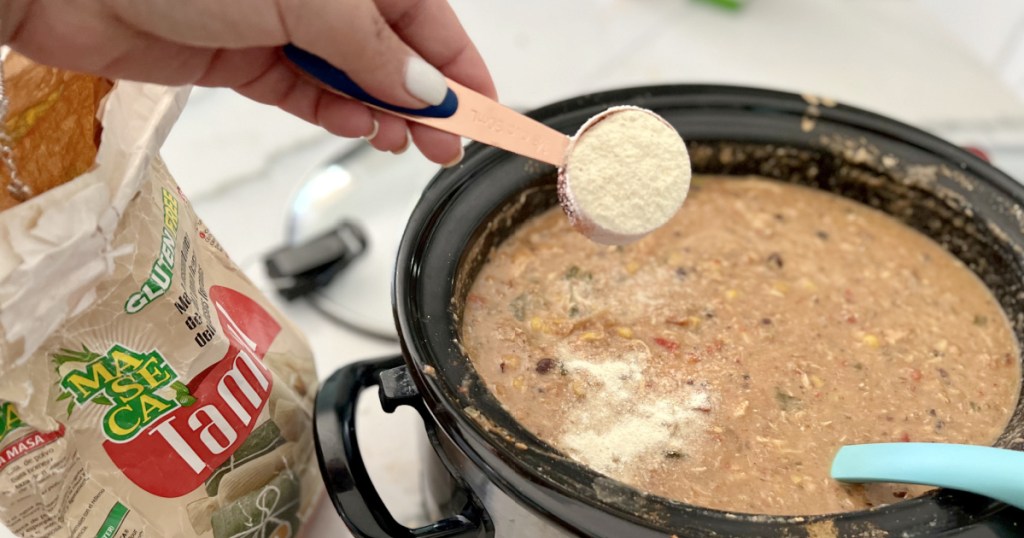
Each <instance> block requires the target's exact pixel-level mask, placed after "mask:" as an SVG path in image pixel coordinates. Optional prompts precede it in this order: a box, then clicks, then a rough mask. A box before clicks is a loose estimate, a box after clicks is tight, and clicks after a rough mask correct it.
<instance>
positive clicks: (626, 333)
mask: <svg viewBox="0 0 1024 538" xmlns="http://www.w3.org/2000/svg"><path fill="white" fill-rule="evenodd" d="M615 332H616V333H617V334H618V335H619V336H621V337H623V338H633V329H630V328H629V327H618V328H616V329H615Z"/></svg>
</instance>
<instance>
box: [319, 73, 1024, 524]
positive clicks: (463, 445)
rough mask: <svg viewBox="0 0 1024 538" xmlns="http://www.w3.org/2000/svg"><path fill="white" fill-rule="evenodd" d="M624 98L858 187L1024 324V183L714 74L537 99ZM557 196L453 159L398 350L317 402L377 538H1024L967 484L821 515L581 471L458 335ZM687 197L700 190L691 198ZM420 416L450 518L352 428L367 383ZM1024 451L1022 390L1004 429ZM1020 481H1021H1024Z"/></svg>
mask: <svg viewBox="0 0 1024 538" xmlns="http://www.w3.org/2000/svg"><path fill="white" fill-rule="evenodd" d="M613 105H635V106H640V107H644V108H648V109H651V110H654V111H655V112H657V113H658V114H660V115H662V116H663V117H664V118H665V119H666V120H668V121H669V122H670V123H672V124H673V125H674V126H675V127H676V128H678V130H679V132H680V133H681V134H682V136H683V138H684V139H685V140H686V141H687V144H688V147H689V151H690V155H691V159H692V162H693V168H694V173H698V174H701V173H707V174H717V175H727V176H728V175H733V176H744V175H750V174H756V175H760V176H765V177H768V178H771V179H774V180H778V181H787V182H793V183H798V184H802V185H807V186H811V187H814V188H819V189H824V190H828V191H831V192H833V193H836V194H839V195H842V196H845V197H848V198H851V199H854V200H857V201H859V202H861V203H864V204H867V205H869V206H872V207H875V208H878V209H880V210H882V211H885V212H886V213H888V214H890V215H893V216H895V217H896V218H898V219H900V220H902V221H903V222H904V223H906V224H908V225H909V226H911V227H913V228H916V229H917V230H919V231H921V232H923V233H925V234H926V235H928V236H930V237H931V238H933V239H934V240H936V241H937V242H939V243H940V244H941V245H943V246H944V247H945V248H946V249H947V250H949V251H950V252H951V253H952V254H953V255H955V256H957V257H958V258H960V259H961V260H963V261H964V262H965V263H966V264H967V265H968V266H969V267H970V268H971V269H972V270H973V271H974V272H975V273H976V274H977V275H978V276H979V277H980V278H981V279H982V280H983V281H984V283H985V284H986V285H987V286H988V287H989V288H990V289H991V290H992V291H993V292H994V294H995V296H996V297H997V299H998V300H999V302H1000V304H1001V305H1002V307H1003V308H1004V310H1005V311H1006V313H1007V314H1008V317H1009V319H1010V320H1011V323H1012V324H1013V328H1014V331H1015V334H1016V335H1017V338H1018V341H1022V337H1024V333H1022V331H1024V290H1022V289H1021V282H1024V279H1022V271H1024V261H1022V260H1024V257H1022V250H1021V249H1022V247H1024V211H1022V209H1021V205H1022V204H1024V187H1022V186H1021V185H1020V184H1018V183H1017V182H1015V181H1014V180H1013V179H1011V178H1010V177H1008V176H1006V175H1005V174H1003V173H1002V172H1000V171H999V170H997V169H995V168H994V167H992V166H991V165H989V164H988V163H986V162H985V161H983V160H981V159H979V158H977V157H975V156H974V155H972V154H970V153H968V152H967V151H964V150H962V149H960V148H958V147H956V146H953V145H951V144H949V143H946V142H944V141H942V140H939V139H937V138H935V137H933V136H931V135H928V134H926V133H924V132H922V131H919V130H917V129H915V128H912V127H909V126H907V125H903V124H901V123H898V122H896V121H893V120H891V119H887V118H884V117H881V116H878V115H875V114H872V113H869V112H866V111H863V110H859V109H856V108H852V107H848V106H844V105H841V104H837V103H834V102H832V101H830V100H828V99H822V98H818V97H815V96H811V95H804V96H800V95H794V94H788V93H781V92H775V91H768V90H761V89H750V88H739V87H726V86H708V85H681V86H658V87H642V88H632V89H623V90H617V91H610V92H606V93H599V94H594V95H587V96H583V97H578V98H575V99H570V100H566V101H563V102H559V103H556V104H553V105H550V106H547V107H545V108H542V109H540V110H537V111H535V112H533V113H532V114H530V115H531V116H532V117H534V118H536V119H538V120H539V121H542V122H544V123H546V124H548V125H550V126H552V127H553V128H555V129H558V130H560V131H562V132H564V133H566V134H571V133H574V132H575V131H576V130H577V128H578V127H579V126H580V125H581V124H582V123H583V122H584V121H586V120H587V119H588V118H590V117H591V116H593V115H594V114H596V113H598V112H601V111H603V110H604V109H606V108H608V107H609V106H613ZM555 203H557V201H556V192H555V169H554V168H553V167H551V166H548V165H544V164H540V163H538V162H535V161H532V160H529V159H526V158H524V157H520V156H517V155H513V154H510V153H507V152H504V151H501V150H497V149H494V148H491V147H486V146H481V145H476V144H475V145H471V146H470V147H469V148H468V149H467V151H466V155H465V159H464V160H463V162H462V164H461V165H459V166H458V167H456V168H452V169H448V170H444V171H442V172H441V173H440V174H438V175H437V176H436V177H435V178H434V179H433V180H432V182H431V183H430V185H429V186H428V188H427V189H426V190H425V192H424V193H423V196H422V198H421V200H420V202H419V204H418V206H417V207H416V209H415V210H414V211H413V214H412V216H411V218H410V220H409V222H408V225H407V227H406V230H405V234H404V236H403V238H402V241H401V244H400V248H399V252H398V257H397V263H396V267H395V275H394V284H393V290H392V302H393V308H394V315H395V322H396V324H397V327H398V331H399V335H400V338H401V345H402V355H401V356H398V357H393V358H385V359H378V360H369V361H362V362H358V363H354V364H351V365H349V366H347V367H345V368H342V369H341V370H339V371H337V372H336V373H334V374H333V375H332V376H331V377H330V378H329V379H328V380H327V381H326V382H325V383H324V384H323V386H322V387H321V389H320V393H319V395H318V397H317V402H316V416H315V422H316V423H315V432H316V436H317V456H318V458H319V461H320V466H321V471H322V472H323V476H324V480H325V482H326V485H327V489H328V492H329V495H330V497H331V499H332V501H333V503H334V506H335V508H336V509H337V511H338V513H339V514H340V515H341V517H342V518H344V520H345V522H346V523H347V524H348V526H349V527H350V528H351V529H352V531H353V532H354V533H355V534H356V535H357V536H368V537H432V538H433V537H455V536H460V537H462V536H465V537H481V538H482V537H492V536H515V537H528V538H535V537H536V538H539V537H547V536H551V537H560V536H595V537H607V538H612V537H636V538H642V537H659V538H667V537H672V536H675V537H683V536H716V537H722V536H763V537H775V536H778V537H783V536H785V537H800V536H810V537H815V538H822V537H831V536H865V537H875V536H879V537H880V536H893V537H897V536H898V537H913V536H940V535H941V536H957V537H967V536H971V537H973V536H979V537H981V536H1018V535H1024V512H1022V511H1019V510H1017V509H1014V508H1011V507H1009V506H1007V505H1004V504H1002V503H999V502H996V501H993V500H990V499H987V498H984V497H980V496H976V495H971V494H968V493H964V492H959V491H952V490H941V489H940V490H935V491H932V492H930V493H928V494H925V495H924V496H922V497H918V498H914V499H908V500H905V501H900V502H897V503H895V504H892V505H888V506H884V507H878V508H874V509H870V510H863V511H857V512H849V513H841V514H830V515H816V516H792V517H789V516H786V517H780V516H765V515H757V514H741V513H729V512H723V511H718V510H709V509H705V508H701V507H698V506H691V505H688V504H685V503H682V502H677V501H673V500H670V499H666V498H662V497H658V496H654V495H649V494H645V493H644V492H642V491H639V490H636V489H633V488H631V487H629V486H627V485H625V484H622V483H620V482H617V481H615V480H612V479H610V478H608V477H605V476H603V475H601V474H598V473H597V472H595V471H592V470H590V469H589V468H587V467H584V466H582V465H580V464H578V463H576V462H574V461H573V460H571V459H569V458H567V457H566V456H564V455H562V454H560V453H559V452H558V451H557V450H555V449H553V448H552V447H551V446H549V445H548V444H546V443H544V442H542V441H540V440H539V439H538V438H536V437H535V436H534V435H532V434H531V433H530V432H529V431H526V430H525V429H524V428H523V427H522V426H521V425H519V424H518V423H517V422H516V421H515V420H513V419H512V417H511V416H510V415H509V414H508V413H507V412H506V411H505V410H504V409H503V408H502V407H501V405H500V404H499V403H498V401H497V400H496V399H495V398H494V396H492V395H491V394H490V392H489V391H488V390H487V388H486V387H485V386H484V384H483V383H482V382H481V380H480V378H479V377H478V376H477V374H476V373H475V372H474V370H473V368H472V365H471V363H470V362H469V360H468V359H467V358H466V356H465V355H464V353H463V351H462V349H461V348H460V346H459V319H460V314H461V311H462V305H463V301H464V299H465V296H466V294H467V291H468V289H469V286H470V284H471V283H472V281H473V278H474V276H475V274H476V273H477V271H478V270H479V268H480V266H481V264H482V263H483V262H484V261H485V260H486V258H487V255H488V253H489V251H490V250H491V249H492V248H493V247H494V246H495V245H497V244H498V243H500V242H501V241H502V240H503V239H504V238H506V237H507V236H508V235H509V233H510V232H511V231H512V230H513V229H515V227H516V225H517V224H519V223H521V222H523V221H524V220H525V219H527V218H529V217H530V216H532V215H535V214H537V213H539V212H541V211H543V210H545V209H547V208H549V207H551V206H552V205H554V204H555ZM683 210H684V211H685V206H684V209H683ZM375 386H379V394H380V403H381V405H382V406H383V408H384V410H385V411H389V412H390V411H393V410H394V409H395V408H397V407H398V406H402V405H408V406H411V407H413V408H414V409H416V410H417V411H418V412H419V414H420V416H421V417H422V419H423V423H424V427H425V430H426V433H427V436H426V437H427V439H429V443H430V447H429V450H427V451H426V452H427V453H428V455H429V457H428V458H427V461H426V463H425V468H424V473H426V488H427V490H428V491H427V493H428V495H427V497H428V504H429V509H430V512H432V513H433V515H434V517H435V518H436V521H435V522H434V523H432V524H430V525H427V526H424V527H421V528H417V529H410V528H406V527H404V526H402V525H401V524H399V523H397V522H396V521H395V520H394V518H393V517H391V515H390V514H389V513H388V511H387V509H386V507H385V506H384V504H383V503H382V501H381V499H380V497H379V495H378V494H377V493H376V491H375V490H374V488H373V484H372V482H371V481H370V477H369V475H368V473H367V470H366V468H365V466H364V464H363V461H362V458H361V455H360V452H359V443H358V440H357V438H356V430H355V406H356V400H357V398H358V396H359V394H360V393H361V392H362V391H364V390H366V389H368V388H371V387H375ZM996 444H997V445H998V446H1001V447H1006V448H1012V449H1018V450H1019V449H1021V448H1022V447H1024V403H1022V402H1021V401H1020V400H1018V403H1017V407H1016V409H1015V413H1014V416H1013V418H1012V420H1011V423H1010V425H1009V426H1008V428H1007V429H1006V431H1005V432H1004V433H1003V434H1002V436H1001V437H1000V438H999V440H998V441H997V443H996ZM1022 479H1024V478H1022Z"/></svg>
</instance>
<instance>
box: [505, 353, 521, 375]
mask: <svg viewBox="0 0 1024 538" xmlns="http://www.w3.org/2000/svg"><path fill="white" fill-rule="evenodd" d="M501 362H503V363H505V369H506V370H515V369H516V368H519V356H518V355H505V356H503V357H502V358H501ZM502 371H504V370H502Z"/></svg>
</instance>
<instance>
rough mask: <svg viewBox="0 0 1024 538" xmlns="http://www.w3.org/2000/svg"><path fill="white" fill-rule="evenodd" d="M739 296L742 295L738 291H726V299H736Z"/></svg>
mask: <svg viewBox="0 0 1024 538" xmlns="http://www.w3.org/2000/svg"><path fill="white" fill-rule="evenodd" d="M739 294H740V292H738V291H736V290H726V291H725V298H726V299H735V298H736V297H738V296H739Z"/></svg>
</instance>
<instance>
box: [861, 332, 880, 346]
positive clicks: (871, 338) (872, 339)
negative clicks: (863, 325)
mask: <svg viewBox="0 0 1024 538" xmlns="http://www.w3.org/2000/svg"><path fill="white" fill-rule="evenodd" d="M864 343H865V344H867V345H868V347H878V345H879V342H878V337H877V336H875V335H873V334H865V335H864Z"/></svg>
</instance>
